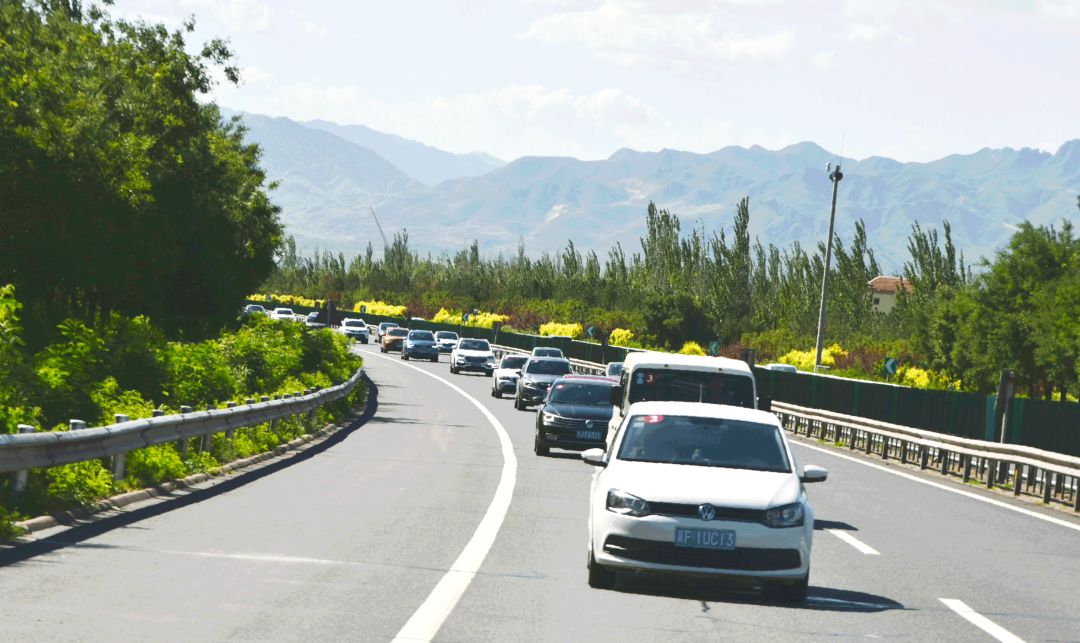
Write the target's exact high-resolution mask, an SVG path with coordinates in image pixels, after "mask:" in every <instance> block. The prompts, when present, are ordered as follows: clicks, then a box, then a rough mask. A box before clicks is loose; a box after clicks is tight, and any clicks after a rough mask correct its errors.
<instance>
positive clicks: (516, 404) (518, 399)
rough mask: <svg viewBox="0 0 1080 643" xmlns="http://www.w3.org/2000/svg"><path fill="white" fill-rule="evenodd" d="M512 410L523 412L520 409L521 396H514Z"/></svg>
mask: <svg viewBox="0 0 1080 643" xmlns="http://www.w3.org/2000/svg"><path fill="white" fill-rule="evenodd" d="M514 408H515V409H517V410H519V411H522V410H524V409H522V408H521V396H520V395H514Z"/></svg>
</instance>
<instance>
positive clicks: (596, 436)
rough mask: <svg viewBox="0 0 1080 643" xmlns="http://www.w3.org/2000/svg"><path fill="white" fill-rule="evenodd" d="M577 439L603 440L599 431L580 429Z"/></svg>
mask: <svg viewBox="0 0 1080 643" xmlns="http://www.w3.org/2000/svg"><path fill="white" fill-rule="evenodd" d="M577 439H579V440H601V439H603V438H601V437H600V432H599V431H578V432H577Z"/></svg>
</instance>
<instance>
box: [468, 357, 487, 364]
mask: <svg viewBox="0 0 1080 643" xmlns="http://www.w3.org/2000/svg"><path fill="white" fill-rule="evenodd" d="M465 360H466V361H467V362H469V363H470V364H483V363H484V362H486V361H487V358H486V357H466V358H465Z"/></svg>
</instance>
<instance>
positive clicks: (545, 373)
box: [514, 357, 573, 411]
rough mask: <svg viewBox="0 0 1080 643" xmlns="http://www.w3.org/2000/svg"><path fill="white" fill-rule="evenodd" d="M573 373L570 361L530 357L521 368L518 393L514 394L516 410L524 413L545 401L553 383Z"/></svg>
mask: <svg viewBox="0 0 1080 643" xmlns="http://www.w3.org/2000/svg"><path fill="white" fill-rule="evenodd" d="M570 373H573V369H571V368H570V360H566V359H560V358H557V357H530V358H529V361H528V362H526V363H525V365H524V366H522V367H521V377H519V378H518V382H517V391H516V392H515V394H514V408H515V409H518V410H519V411H524V410H525V409H527V408H529V407H530V406H532V405H533V404H538V403H540V402H543V401H544V398H545V397H547V392H548V388H549V387H550V386H551V384H552V382H554V381H555V380H557V379H559V378H560V377H562V376H563V375H569V374H570Z"/></svg>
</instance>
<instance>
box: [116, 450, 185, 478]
mask: <svg viewBox="0 0 1080 643" xmlns="http://www.w3.org/2000/svg"><path fill="white" fill-rule="evenodd" d="M125 470H126V476H125V481H126V482H127V483H128V486H130V487H134V488H143V487H152V486H154V485H158V484H161V483H162V482H166V481H169V480H175V479H176V478H182V477H183V476H184V475H186V474H187V467H186V466H185V465H184V461H183V460H181V459H180V454H179V453H177V452H176V449H174V448H173V446H172V445H171V444H159V445H157V446H152V447H146V448H145V449H138V450H135V451H132V452H131V453H128V454H127V460H126V462H125Z"/></svg>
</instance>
